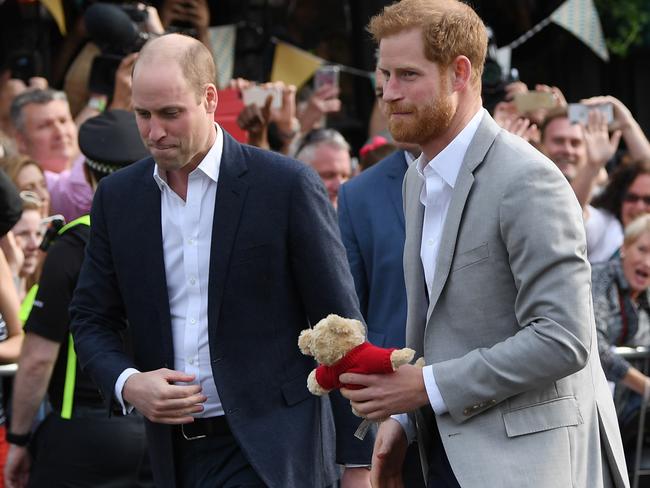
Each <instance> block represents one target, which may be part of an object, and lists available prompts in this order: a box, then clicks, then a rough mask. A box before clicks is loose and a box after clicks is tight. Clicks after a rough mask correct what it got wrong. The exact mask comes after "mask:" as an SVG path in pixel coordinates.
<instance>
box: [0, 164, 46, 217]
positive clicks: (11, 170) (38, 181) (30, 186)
mask: <svg viewBox="0 0 650 488" xmlns="http://www.w3.org/2000/svg"><path fill="white" fill-rule="evenodd" d="M0 166H2V168H3V169H4V170H5V172H6V173H7V175H8V176H9V178H11V181H13V183H14V185H16V188H18V190H19V191H31V192H34V193H36V195H38V198H40V200H41V215H42V216H43V217H47V216H48V215H49V212H50V192H49V191H48V189H47V183H46V181H45V174H44V173H43V170H42V169H41V167H40V166H39V165H38V163H37V162H36V161H34V160H33V159H31V158H29V157H27V156H22V155H19V156H13V157H9V158H5V159H4V160H2V161H1V162H0Z"/></svg>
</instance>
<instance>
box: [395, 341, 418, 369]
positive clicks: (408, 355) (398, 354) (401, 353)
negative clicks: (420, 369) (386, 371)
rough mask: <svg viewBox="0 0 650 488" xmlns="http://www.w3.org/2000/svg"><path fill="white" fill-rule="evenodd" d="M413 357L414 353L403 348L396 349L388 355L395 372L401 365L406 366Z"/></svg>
mask: <svg viewBox="0 0 650 488" xmlns="http://www.w3.org/2000/svg"><path fill="white" fill-rule="evenodd" d="M413 356H415V351H414V350H413V349H409V348H408V347H405V348H404V349H396V350H394V351H393V352H392V353H391V354H390V362H391V364H392V365H393V370H396V369H397V368H399V367H400V366H402V365H403V364H408V363H410V362H411V360H412V359H413Z"/></svg>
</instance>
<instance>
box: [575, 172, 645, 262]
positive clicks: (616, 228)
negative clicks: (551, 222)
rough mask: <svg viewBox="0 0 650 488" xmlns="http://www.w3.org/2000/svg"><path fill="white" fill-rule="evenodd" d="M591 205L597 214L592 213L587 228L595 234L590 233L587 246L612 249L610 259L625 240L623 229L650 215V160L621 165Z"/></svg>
mask: <svg viewBox="0 0 650 488" xmlns="http://www.w3.org/2000/svg"><path fill="white" fill-rule="evenodd" d="M591 206H592V207H595V209H596V211H594V212H590V214H591V215H590V218H589V220H590V222H588V224H587V227H589V228H590V229H591V232H589V230H588V231H587V247H588V248H594V247H596V241H598V244H597V247H599V248H602V249H609V251H610V252H607V255H608V256H612V255H615V254H617V253H618V250H619V248H620V246H621V243H622V241H623V230H622V229H624V228H626V227H627V226H628V225H629V224H630V223H631V222H632V221H633V220H634V219H635V218H637V217H639V216H641V215H644V214H646V213H648V212H650V160H647V159H645V160H639V161H635V162H633V163H628V164H622V165H621V166H619V167H618V168H617V169H616V170H615V171H614V172H613V173H612V174H611V176H610V178H609V183H608V184H607V186H606V187H605V189H604V190H603V192H602V193H601V194H600V195H598V196H597V197H596V198H595V199H594V200H593V202H592V203H591ZM592 219H593V222H592ZM596 228H598V229H599V231H598V232H596V231H595V230H594V229H596Z"/></svg>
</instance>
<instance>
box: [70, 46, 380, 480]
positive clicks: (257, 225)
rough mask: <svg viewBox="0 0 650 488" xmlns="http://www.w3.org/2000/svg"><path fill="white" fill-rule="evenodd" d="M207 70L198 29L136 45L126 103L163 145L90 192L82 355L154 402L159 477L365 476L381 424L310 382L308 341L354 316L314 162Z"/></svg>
mask: <svg viewBox="0 0 650 488" xmlns="http://www.w3.org/2000/svg"><path fill="white" fill-rule="evenodd" d="M214 78H215V67H214V63H213V61H212V55H211V54H210V52H209V51H208V50H207V48H205V46H204V45H202V44H201V43H200V42H198V41H197V40H195V39H192V38H189V37H185V36H181V35H178V34H170V35H166V36H162V37H159V38H157V39H155V40H153V41H150V42H149V43H148V44H147V45H146V46H145V47H144V48H143V50H142V51H141V52H140V56H139V58H138V61H137V63H136V65H135V69H134V71H133V91H132V94H133V95H132V96H133V106H134V108H135V112H136V118H137V121H138V127H139V130H140V135H141V137H142V139H143V141H144V142H145V144H146V145H147V146H148V147H149V149H150V151H151V153H152V156H153V159H147V160H144V161H141V162H139V163H137V164H135V165H132V166H130V167H129V168H126V169H125V170H123V171H120V172H118V173H116V174H115V175H113V176H111V177H109V178H106V179H105V180H104V181H102V183H101V184H100V186H99V188H98V190H97V193H96V195H95V199H94V207H93V211H92V214H91V217H92V227H91V235H90V242H89V245H88V248H87V255H86V259H85V261H84V264H83V268H82V270H81V274H80V278H79V285H78V287H77V290H76V292H75V297H74V299H73V303H72V307H71V315H72V331H73V334H74V337H75V347H76V349H77V352H78V355H79V358H80V362H81V364H82V366H83V367H84V369H85V370H86V371H87V372H88V373H89V374H90V375H91V377H93V378H94V380H95V381H96V383H97V384H98V385H99V386H100V388H101V390H102V391H103V393H104V397H105V399H106V403H107V406H110V407H112V406H113V405H115V404H121V405H122V406H123V408H124V409H125V410H128V409H129V408H131V407H134V408H135V409H136V410H138V411H140V412H141V413H142V414H143V415H145V416H146V417H147V419H148V421H147V422H146V428H147V436H148V440H149V446H150V453H151V461H152V467H153V471H154V480H155V483H156V485H157V486H158V487H159V488H165V487H174V486H178V485H180V486H183V487H200V486H221V487H235V486H250V487H258V486H259V487H261V486H270V487H291V486H295V487H302V486H310V487H325V486H328V485H331V484H333V483H334V482H335V480H336V479H337V478H338V477H339V475H340V473H339V468H338V467H337V466H336V464H335V462H338V463H339V464H345V465H346V466H347V467H346V468H345V470H344V472H343V475H342V481H341V484H342V486H344V487H364V486H368V483H369V471H368V470H367V469H366V468H365V467H364V466H367V465H368V464H369V461H370V451H371V445H370V444H371V443H372V437H373V436H369V438H370V439H368V440H369V441H370V442H367V441H366V442H360V441H358V440H357V439H355V438H354V436H353V433H354V430H355V429H356V427H357V426H358V422H359V421H358V419H356V418H355V417H354V416H353V415H352V413H351V410H350V405H349V403H348V402H346V401H344V400H343V399H342V398H341V397H340V396H336V395H331V396H330V398H331V404H330V398H327V397H314V396H312V395H311V394H310V393H309V392H308V390H307V387H306V381H307V376H308V374H309V372H310V371H311V369H312V368H313V363H312V361H311V360H310V359H309V358H308V357H306V356H302V355H301V354H300V351H299V350H298V348H297V339H298V335H299V333H300V331H301V330H302V329H304V328H306V327H308V326H309V324H315V323H316V322H317V321H318V320H320V319H321V318H323V317H325V316H326V315H327V314H329V313H338V314H340V315H343V316H348V317H353V318H361V316H360V313H359V311H358V302H357V300H356V297H355V295H354V287H353V282H352V278H351V277H350V274H349V270H348V266H347V262H346V260H345V250H344V248H343V246H342V244H341V242H340V240H339V237H338V229H337V227H336V220H335V219H336V217H335V214H334V211H333V209H332V208H331V206H330V205H329V203H328V201H327V194H326V192H325V190H324V188H323V185H322V183H321V182H320V181H319V179H318V176H317V175H316V174H315V172H314V171H312V170H311V169H310V168H308V167H306V166H305V165H301V164H298V163H296V162H292V161H291V160H289V159H287V158H285V157H283V156H280V155H277V154H274V153H270V152H268V151H261V150H259V149H256V148H252V147H249V146H243V145H240V144H238V143H237V142H236V141H235V140H234V139H232V138H231V137H230V136H229V135H228V134H226V133H224V131H223V130H222V129H221V128H220V127H219V126H218V125H216V124H214V122H213V120H214V112H215V110H216V107H217V91H216V87H215V85H214ZM127 321H128V332H129V333H130V335H131V336H132V337H133V344H134V352H135V359H134V360H131V359H130V358H129V357H128V356H126V355H125V354H124V353H122V352H121V351H120V347H119V344H120V333H121V332H122V331H123V330H124V329H125V328H126V327H127ZM334 429H336V436H335V431H334Z"/></svg>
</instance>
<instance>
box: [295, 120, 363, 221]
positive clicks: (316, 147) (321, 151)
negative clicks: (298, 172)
mask: <svg viewBox="0 0 650 488" xmlns="http://www.w3.org/2000/svg"><path fill="white" fill-rule="evenodd" d="M296 159H299V160H300V161H302V162H303V163H306V164H308V165H309V166H311V167H312V168H314V170H315V171H316V172H317V173H318V176H320V177H321V179H322V180H323V183H324V184H325V188H326V189H327V194H328V195H329V198H330V202H332V205H333V206H334V208H336V206H337V201H338V195H339V188H340V187H341V185H342V184H343V183H345V182H346V181H347V180H349V179H350V174H351V173H352V164H351V160H350V145H349V144H348V142H347V141H346V140H345V138H344V137H343V136H342V135H341V134H340V133H339V132H337V131H335V130H334V129H314V130H312V131H311V132H308V133H307V134H306V135H305V136H304V137H303V139H302V141H301V142H300V144H299V145H298V149H297V150H296Z"/></svg>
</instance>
